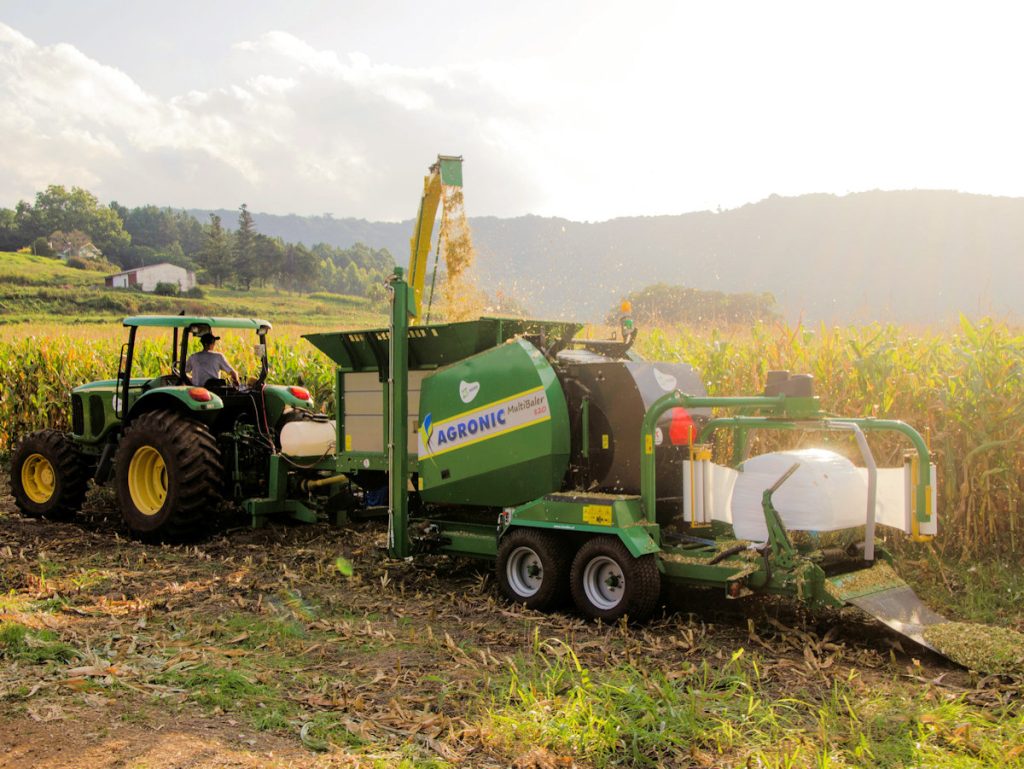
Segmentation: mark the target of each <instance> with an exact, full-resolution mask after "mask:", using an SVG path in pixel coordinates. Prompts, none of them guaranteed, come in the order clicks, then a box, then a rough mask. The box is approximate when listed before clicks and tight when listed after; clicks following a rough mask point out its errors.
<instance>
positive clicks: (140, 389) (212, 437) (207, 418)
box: [11, 315, 333, 540]
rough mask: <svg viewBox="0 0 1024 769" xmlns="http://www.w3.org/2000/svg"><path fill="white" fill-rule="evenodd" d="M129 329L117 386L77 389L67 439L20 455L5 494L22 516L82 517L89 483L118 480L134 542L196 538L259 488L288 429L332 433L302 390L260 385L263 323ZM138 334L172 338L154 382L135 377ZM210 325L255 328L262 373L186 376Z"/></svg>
mask: <svg viewBox="0 0 1024 769" xmlns="http://www.w3.org/2000/svg"><path fill="white" fill-rule="evenodd" d="M124 325H125V327H126V328H127V329H128V341H127V342H126V343H125V344H124V345H123V346H122V348H121V356H120V365H119V367H118V371H117V376H116V378H115V379H107V380H102V381H97V382H90V383H88V384H84V385H81V386H79V387H76V388H75V389H74V390H72V392H71V431H70V432H61V431H58V430H41V431H38V432H34V433H31V434H30V435H28V436H26V437H25V438H24V439H22V441H21V442H20V443H19V444H18V446H17V448H16V449H15V451H14V454H13V456H12V460H11V490H12V493H13V496H14V499H15V504H16V505H17V507H18V509H19V510H20V511H21V512H22V514H24V515H26V516H30V517H43V518H49V519H53V520H68V519H70V518H72V517H74V515H75V514H76V513H77V512H78V510H79V509H80V507H81V505H82V502H83V500H84V499H85V493H86V486H87V483H88V480H89V478H93V479H94V480H95V481H96V483H97V484H104V483H107V482H108V481H110V480H111V479H113V480H114V482H115V484H116V487H117V496H118V501H119V505H120V509H121V514H122V516H123V519H124V522H125V525H126V526H127V527H128V529H129V531H131V533H132V534H133V535H135V536H137V537H140V538H144V539H173V540H180V539H187V538H192V537H195V536H198V535H200V534H202V533H203V532H204V530H206V528H207V526H206V524H207V523H208V522H209V521H210V519H211V518H212V516H213V514H214V512H215V511H216V509H217V508H218V506H219V504H220V502H221V501H222V500H226V501H234V502H240V501H242V500H248V499H251V498H254V497H255V498H258V497H260V496H261V495H262V494H264V493H265V492H266V490H267V485H268V477H269V471H268V468H269V466H270V458H271V457H276V456H278V455H279V454H280V452H281V436H282V431H283V430H284V429H285V427H286V426H287V425H289V424H293V423H296V422H303V423H310V424H311V425H312V426H314V427H316V426H321V425H323V426H325V427H326V428H327V430H328V431H330V429H331V426H330V423H328V421H327V418H326V417H322V416H320V415H317V414H314V413H313V401H312V398H311V396H310V393H309V391H308V390H307V389H306V388H304V387H299V386H286V385H271V384H267V383H266V379H267V373H268V371H269V364H268V360H267V334H268V333H269V332H270V329H271V325H270V323H268V322H267V321H265V320H260V319H256V318H207V317H189V316H183V315H174V316H138V317H130V318H125V320H124ZM143 328H156V329H162V330H166V331H168V332H170V337H171V339H170V348H171V349H170V352H171V354H170V356H169V358H167V359H165V360H169V361H170V365H169V366H167V367H166V370H164V371H162V372H161V373H159V374H158V375H156V376H145V375H139V374H141V373H142V372H141V371H139V369H140V368H142V367H140V365H139V358H140V354H141V348H140V345H139V344H138V341H139V340H138V337H139V330H140V329H143ZM214 329H236V330H250V331H252V332H254V334H255V335H256V337H257V340H258V342H257V344H255V345H254V347H253V353H254V355H255V358H256V360H257V361H258V365H259V372H258V374H257V375H255V376H254V377H252V378H251V379H250V380H248V381H247V382H245V383H242V384H239V385H230V384H228V383H227V382H226V381H225V380H222V379H210V380H208V381H205V382H192V381H191V380H190V377H189V375H188V373H187V372H186V366H187V362H188V359H189V342H190V340H191V339H193V338H199V337H201V336H202V335H204V334H211V333H212V331H213V330H214ZM161 357H162V356H161ZM149 373H152V372H149ZM319 432H320V434H321V435H322V434H323V430H320V431H319ZM331 434H333V433H331ZM322 443H324V442H323V441H322ZM325 448H326V450H328V451H329V450H330V449H331V448H332V447H331V446H326V447H325ZM269 512H271V510H270V509H269V508H268V507H267V506H263V508H261V513H263V514H267V513H269ZM292 512H294V511H292Z"/></svg>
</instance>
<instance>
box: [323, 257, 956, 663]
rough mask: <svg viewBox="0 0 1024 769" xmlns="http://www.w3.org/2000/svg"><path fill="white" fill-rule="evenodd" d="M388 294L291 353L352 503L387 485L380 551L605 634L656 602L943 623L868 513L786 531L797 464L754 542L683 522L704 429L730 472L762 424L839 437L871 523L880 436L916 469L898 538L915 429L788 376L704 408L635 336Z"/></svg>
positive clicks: (922, 498)
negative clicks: (307, 351) (375, 318)
mask: <svg viewBox="0 0 1024 769" xmlns="http://www.w3.org/2000/svg"><path fill="white" fill-rule="evenodd" d="M389 288H390V291H391V296H392V302H391V307H392V313H391V324H390V326H389V327H388V328H386V329H373V330H364V331H354V332H331V333H321V334H312V335H309V336H308V337H307V339H309V341H311V342H312V343H313V344H314V345H316V346H317V347H318V348H320V349H321V350H322V351H324V352H325V353H326V354H328V355H329V356H330V357H331V358H332V359H333V360H334V361H335V363H336V364H337V366H338V374H337V396H338V416H337V419H338V424H337V431H338V441H337V443H338V446H339V447H344V451H340V452H339V453H338V454H337V456H336V457H335V459H334V466H333V468H332V470H333V472H335V473H340V474H344V477H345V478H346V480H349V481H352V482H354V483H355V484H356V485H357V486H358V487H361V488H362V489H363V490H364V491H365V492H366V494H367V495H368V496H369V495H374V494H377V495H379V494H380V493H381V492H382V490H383V489H385V488H386V489H387V510H388V514H389V547H390V551H391V554H392V555H393V556H394V557H398V558H406V557H409V556H413V555H420V554H425V553H448V554H453V555H461V556H468V557H476V558H485V559H493V560H494V561H495V564H496V576H497V579H498V583H499V585H500V586H501V589H502V591H503V592H504V594H505V595H506V596H507V597H508V598H509V599H511V600H513V601H517V602H520V603H523V604H525V605H527V606H529V607H532V608H537V609H547V608H551V607H554V606H557V605H559V604H560V603H561V602H562V600H563V598H564V597H565V596H566V595H568V594H571V596H572V598H573V600H574V602H575V604H576V606H577V608H578V609H579V611H580V612H581V613H583V614H584V615H586V616H588V617H591V618H599V619H602V620H606V621H612V620H616V619H618V618H621V617H623V616H629V617H630V618H632V619H642V618H643V617H644V616H646V615H648V614H650V613H651V612H652V611H653V610H654V609H655V608H656V607H657V605H658V601H659V597H660V594H661V590H662V589H663V588H665V589H670V590H686V589H691V588H693V587H712V588H719V589H723V590H724V593H725V596H726V597H728V598H740V597H743V596H749V595H754V594H758V593H761V594H776V595H784V596H789V597H792V598H795V599H797V600H799V601H801V602H803V603H805V604H807V605H809V606H811V607H816V606H842V605H845V604H855V605H858V606H860V607H861V608H863V609H865V610H866V611H868V612H869V613H872V614H874V615H875V616H877V617H878V618H879V619H881V620H882V621H883V622H885V623H886V624H888V625H889V626H890V627H893V628H895V629H896V630H898V631H899V632H901V633H903V634H904V635H907V636H909V637H911V638H913V639H914V640H916V641H918V642H920V643H923V644H925V645H927V643H926V641H925V639H924V636H923V630H924V627H925V626H926V625H928V624H932V623H934V622H939V621H942V618H941V617H939V616H938V615H936V614H934V613H933V612H930V611H929V610H928V609H927V608H926V607H924V606H923V605H922V604H921V602H920V601H919V600H918V599H917V598H916V596H914V594H913V592H912V591H911V590H910V588H909V587H907V585H906V584H905V583H904V582H903V581H902V580H900V579H899V577H898V576H897V575H896V574H895V572H894V571H893V570H892V569H891V568H890V562H891V557H890V555H889V554H888V553H887V552H886V551H885V550H884V549H883V548H882V547H880V546H879V545H877V544H876V542H875V536H874V533H875V531H874V529H875V521H874V518H873V516H872V515H871V514H869V513H867V512H865V517H864V519H863V521H864V522H863V525H862V526H861V527H859V528H857V529H855V530H853V531H852V532H847V534H849V535H850V536H847V537H846V538H845V539H842V541H841V543H840V544H836V542H837V541H838V540H833V541H828V542H826V541H825V539H823V538H820V537H817V536H795V535H793V534H791V532H789V531H787V529H786V527H785V525H784V524H783V522H782V516H781V515H780V513H779V511H778V510H777V509H776V507H775V503H774V502H773V495H775V494H776V493H777V492H778V490H779V488H780V487H781V486H782V485H783V484H785V483H786V482H787V481H788V480H789V478H790V476H792V474H793V472H795V471H796V469H797V466H796V465H794V467H792V468H790V470H789V472H787V473H785V474H781V475H780V477H779V478H778V479H776V481H775V482H774V483H773V484H770V485H769V486H768V487H767V488H765V489H764V492H763V499H762V500H761V513H762V514H763V518H764V525H765V528H766V531H767V536H766V538H765V541H740V540H737V538H736V536H735V534H734V533H733V531H732V528H731V526H730V525H729V524H727V523H723V522H722V521H718V520H715V521H710V520H706V521H697V520H696V518H694V515H693V512H692V509H693V508H692V504H693V500H694V489H695V480H694V475H693V473H694V470H693V468H694V467H696V466H697V463H698V461H706V460H707V458H708V457H707V446H708V445H709V444H710V442H711V441H712V439H713V436H714V434H715V433H716V432H718V431H728V432H730V433H731V437H732V446H733V448H734V455H733V462H732V464H733V465H734V466H736V467H741V466H742V463H743V461H744V460H745V459H746V454H747V450H748V448H749V443H750V442H749V436H750V434H751V433H752V432H754V431H762V430H779V431H793V430H806V431H830V432H837V431H841V432H843V433H847V434H849V435H851V436H854V437H855V438H856V441H857V445H858V446H860V448H861V450H862V452H864V453H863V456H864V457H865V464H866V465H867V467H868V474H867V478H868V502H869V509H871V510H873V509H874V503H875V487H876V469H875V466H874V459H873V457H872V456H871V453H870V448H869V447H868V445H867V438H866V436H867V435H870V434H871V433H877V432H889V433H894V434H896V435H898V436H901V437H902V438H905V439H906V441H907V443H908V448H909V452H908V456H910V457H912V460H913V462H912V463H913V465H914V467H915V468H917V470H915V473H916V475H914V477H913V480H910V481H908V490H907V499H908V505H909V513H908V515H909V516H910V519H912V521H913V531H914V532H915V533H917V532H919V531H924V530H927V527H928V526H929V525H931V524H933V523H934V515H935V512H934V509H933V507H932V491H931V490H932V487H933V484H934V480H933V478H932V477H931V475H930V469H929V468H930V458H929V455H928V451H927V448H926V446H925V443H924V441H923V440H922V438H921V436H920V435H919V434H918V433H916V432H915V431H914V430H913V429H912V428H910V427H908V426H907V425H905V424H903V423H901V422H896V421H889V420H875V419H847V418H842V419H840V418H837V417H834V416H831V415H828V414H826V413H824V412H823V411H822V410H821V409H820V406H819V403H818V400H817V398H816V397H815V396H813V394H812V392H811V391H810V387H811V384H810V381H809V379H808V378H804V377H787V376H784V377H782V379H781V380H779V379H778V377H776V381H775V382H774V384H773V385H772V388H771V390H770V391H769V392H766V393H765V394H763V395H758V396H749V397H746V396H744V397H733V398H727V397H708V396H707V395H706V394H705V393H704V391H703V387H702V384H701V381H700V377H699V375H698V374H697V373H696V372H694V371H693V370H692V369H691V368H690V367H688V366H685V364H667V363H657V364H648V363H644V362H643V361H641V360H640V359H639V358H638V357H637V356H636V355H635V354H633V353H632V351H631V350H630V345H631V342H632V338H633V337H634V336H635V334H632V333H631V334H628V335H624V336H626V339H624V340H604V341H594V340H579V339H575V338H574V337H575V334H577V333H578V331H579V330H580V326H578V325H576V324H568V323H554V322H544V321H527V320H519V319H503V318H481V319H479V320H476V321H469V322H463V323H449V324H436V325H426V326H413V327H410V326H409V318H410V314H411V305H410V289H409V286H408V285H407V284H406V282H405V280H404V274H403V271H402V270H400V269H399V270H396V272H395V275H394V277H393V278H392V280H391V281H390V284H389ZM626 328H631V325H630V324H624V329H626ZM359 377H363V378H364V379H362V380H361V379H359ZM366 377H372V379H373V383H374V384H375V387H376V389H375V391H374V392H375V397H376V398H377V399H378V401H379V404H380V407H379V422H378V423H377V424H378V429H379V431H380V435H379V437H380V439H381V440H379V442H378V447H377V450H375V451H365V450H360V445H359V444H360V442H361V441H362V440H363V439H362V438H360V437H359V436H358V435H357V434H356V427H355V425H357V424H360V420H363V419H365V418H366V417H367V416H368V415H366V414H362V413H358V412H357V411H356V410H354V409H353V408H350V406H349V401H350V400H352V398H350V397H349V396H347V395H346V393H347V391H348V389H349V385H350V384H352V383H355V382H357V381H364V380H365V378H366ZM360 386H363V385H360ZM624 414H625V415H626V416H623V415H624ZM402 425H406V426H407V428H406V429H402V428H399V429H396V426H402ZM908 461H909V460H908ZM908 467H909V465H908ZM921 468H924V470H923V471H922V470H921ZM334 477H342V476H340V475H339V476H334ZM909 477H910V476H909V475H908V478H909ZM330 480H331V479H326V481H325V482H329V481H330ZM687 499H689V500H690V502H689V503H686V500H687ZM686 504H690V505H691V508H687V509H690V512H689V513H685V510H684V508H686ZM687 515H689V518H687ZM802 534H803V533H801V535H802Z"/></svg>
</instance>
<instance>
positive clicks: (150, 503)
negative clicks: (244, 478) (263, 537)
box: [114, 411, 222, 540]
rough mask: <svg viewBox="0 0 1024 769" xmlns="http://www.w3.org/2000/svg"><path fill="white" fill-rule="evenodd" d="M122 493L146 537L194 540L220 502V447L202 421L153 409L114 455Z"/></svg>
mask: <svg viewBox="0 0 1024 769" xmlns="http://www.w3.org/2000/svg"><path fill="white" fill-rule="evenodd" d="M114 462H115V466H116V470H117V496H118V501H119V502H120V506H121V516H122V518H123V519H124V522H125V525H126V526H127V527H128V529H129V531H131V533H132V534H133V535H134V536H136V537H139V538H141V539H153V540H182V539H194V538H195V537H197V536H199V535H200V534H202V533H203V531H204V530H205V526H204V525H203V524H204V523H205V522H206V520H208V518H209V516H210V514H211V513H212V512H213V510H214V509H215V508H216V507H217V504H218V503H219V502H220V485H221V477H222V467H221V456H220V449H219V448H218V447H217V441H216V440H215V439H214V437H213V435H212V434H211V433H210V431H209V430H208V429H207V428H206V426H205V425H203V424H202V423H200V422H197V421H195V420H193V419H188V418H186V417H183V416H181V415H179V414H175V413H174V412H171V411H152V412H149V413H148V414H143V415H141V416H139V417H138V418H137V419H136V420H135V421H134V422H132V423H131V425H130V426H129V427H128V429H127V431H126V432H125V434H124V436H123V437H122V438H121V443H120V445H119V446H118V448H117V456H116V457H115V460H114Z"/></svg>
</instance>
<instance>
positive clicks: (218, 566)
mask: <svg viewBox="0 0 1024 769" xmlns="http://www.w3.org/2000/svg"><path fill="white" fill-rule="evenodd" d="M0 489H2V492H0V494H2V496H0V622H3V621H6V622H9V623H17V624H20V625H22V626H25V627H27V628H29V629H30V630H31V631H33V632H36V631H38V634H39V635H38V637H37V640H36V641H34V642H33V643H34V644H35V645H34V646H29V647H26V649H27V650H28V651H26V653H25V654H30V653H36V654H37V655H39V656H41V657H43V658H44V659H42V660H36V659H31V658H29V657H27V656H25V654H23V655H22V656H20V657H18V656H15V657H14V658H13V659H12V658H10V656H9V657H8V658H4V657H3V656H2V655H0V767H12V768H13V767H40V768H46V769H58V768H59V769H65V768H66V769H72V768H74V769H100V768H101V767H102V768H104V769H107V768H109V769H114V768H115V767H125V768H128V767H130V768H132V769H170V768H171V767H175V768H179V767H180V768H182V769H184V768H185V767H189V768H190V769H205V768H207V767H209V768H211V769H212V768H213V767H259V768H260V769H264V768H266V769H269V768H270V767H334V766H352V765H358V766H364V765H365V766H393V765H397V764H399V763H401V762H402V761H407V762H409V763H408V765H419V764H429V763H430V762H431V761H436V762H438V763H444V762H450V763H456V764H462V765H465V766H508V765H510V764H511V765H516V766H522V767H532V766H537V767H545V768H546V767H548V766H569V765H572V760H571V759H570V758H569V757H565V756H554V755H551V754H547V753H546V752H544V751H540V752H534V753H529V752H527V753H524V754H521V755H510V754H509V753H508V751H507V748H501V747H496V744H497V743H495V741H494V740H493V739H490V738H489V736H488V734H487V733H486V730H485V729H484V728H483V727H482V726H481V724H483V723H485V720H486V719H483V720H482V719H481V714H482V713H484V712H485V711H486V706H487V702H488V700H487V697H488V696H489V695H488V694H487V692H488V691H489V690H490V689H493V687H494V686H495V685H496V682H500V681H502V680H503V679H502V676H505V675H507V674H508V671H509V669H510V667H512V668H514V667H515V665H516V659H517V655H521V654H523V653H524V652H528V651H529V650H531V649H534V650H535V649H536V648H537V647H538V645H539V644H541V643H544V642H546V641H547V640H548V639H559V641H560V642H561V641H564V642H565V643H566V644H567V645H568V646H567V647H566V648H571V649H572V650H573V652H574V653H575V654H576V655H578V656H579V658H580V660H581V662H582V663H583V664H585V665H587V666H590V667H592V668H594V669H596V670H600V669H601V668H602V667H603V666H608V665H616V664H626V663H629V664H641V665H642V664H647V662H648V661H651V662H652V663H653V662H656V664H657V666H658V668H659V669H661V670H673V669H684V668H686V667H691V668H692V666H693V665H694V664H695V663H697V662H698V661H700V660H711V661H712V663H714V664H718V663H720V662H721V663H723V664H724V661H727V660H728V659H729V658H730V655H732V654H733V653H734V652H735V650H736V649H738V648H740V647H744V646H745V647H747V648H755V649H757V650H758V652H759V653H760V654H762V655H764V658H765V666H766V667H767V668H768V670H767V673H766V674H767V675H768V677H769V678H772V677H774V680H775V681H776V682H777V688H778V690H779V691H780V692H784V691H786V690H787V688H788V687H791V686H796V685H802V686H803V685H807V684H808V683H812V684H813V683H814V682H815V681H820V682H821V684H822V685H823V686H827V685H828V684H829V681H831V680H832V679H833V678H837V679H840V678H843V677H844V676H845V677H849V675H850V671H851V670H852V669H853V668H856V670H857V671H858V675H859V676H860V677H861V679H862V680H863V681H864V682H865V685H866V686H870V684H871V681H872V676H879V677H882V678H891V677H892V676H893V675H894V672H895V673H896V674H897V675H898V674H899V671H910V672H909V673H908V674H907V675H908V676H910V677H913V678H917V679H918V680H920V681H922V682H928V681H932V680H935V679H937V678H938V679H939V680H942V681H944V682H945V683H946V684H954V685H955V684H961V683H962V684H964V685H965V686H966V685H968V679H967V676H966V673H964V672H963V671H960V670H959V669H957V668H955V667H954V666H952V665H950V664H949V663H946V662H945V661H943V660H941V659H938V658H936V657H933V656H930V655H928V654H922V650H920V649H911V650H910V652H912V654H907V653H905V652H904V650H903V649H902V647H901V646H900V644H899V642H898V640H897V639H896V637H895V636H893V635H891V634H890V633H888V632H887V631H885V630H884V629H882V628H880V627H879V626H877V625H874V624H873V623H871V622H869V621H866V620H862V619H859V618H856V617H852V616H851V617H844V618H843V622H842V625H841V626H838V627H836V628H830V625H831V624H834V623H835V622H836V621H837V619H838V617H837V616H833V617H831V618H826V619H824V620H821V619H819V620H816V622H815V623H808V622H806V621H805V618H802V617H800V616H799V615H798V614H795V613H794V612H793V610H792V608H791V607H781V608H779V607H777V606H771V605H768V604H755V605H752V606H751V605H739V606H738V605H735V604H730V605H729V606H726V607H725V608H724V609H723V602H722V601H721V600H720V598H719V596H717V595H715V596H701V597H700V598H699V599H696V600H694V601H692V602H691V601H688V606H686V607H683V610H681V611H680V610H667V611H666V613H665V614H664V615H663V616H662V617H661V618H660V619H657V620H655V621H653V622H651V623H649V624H648V625H646V626H644V627H629V628H627V627H619V626H616V627H602V626H599V625H593V624H588V623H585V622H583V621H582V620H581V619H579V618H578V617H576V616H574V615H572V614H571V613H566V614H553V615H540V614H536V613H534V612H529V611H524V610H520V609H518V608H513V607H510V606H509V605H507V604H506V603H504V602H503V601H501V599H500V598H499V597H498V595H497V591H496V588H495V586H494V580H493V578H492V577H491V575H490V573H489V567H488V565H487V564H475V563H471V562H467V561H460V560H452V559H449V558H444V557H436V558H430V559H424V560H420V561H417V562H408V563H406V562H393V561H389V560H387V558H386V557H385V555H384V554H383V552H382V550H381V547H380V546H381V545H382V544H383V538H384V528H383V523H382V522H364V523H358V524H354V525H352V526H350V527H345V528H333V527H329V526H326V525H316V526H290V525H284V524H282V525H277V526H272V527H268V528H266V529H263V530H260V531H251V530H248V529H246V528H245V527H242V526H239V527H236V528H233V529H228V530H227V531H226V532H225V533H223V534H220V535H217V536H215V537H213V538H212V539H210V540H208V541H206V542H203V543H200V544H199V545H197V546H174V547H170V546H159V545H146V544H141V543H138V542H134V541H132V540H130V539H128V538H127V537H126V536H125V532H124V530H123V529H122V527H121V526H120V522H119V520H118V517H117V513H116V511H115V510H114V504H113V499H112V497H111V496H110V494H109V493H108V492H106V491H104V490H99V491H93V492H91V493H90V497H89V500H88V502H87V505H86V509H85V511H84V512H83V513H82V514H81V516H80V518H79V520H77V521H76V522H74V523H69V524H60V523H51V522H46V521H35V520H28V519H23V518H21V517H20V516H18V515H17V512H16V511H15V509H14V507H13V500H12V499H11V498H10V496H8V494H7V489H8V485H7V479H6V477H3V476H0ZM339 558H340V559H342V560H339ZM349 564H350V565H351V572H352V573H351V574H349V573H348V572H349V568H348V565H349ZM34 637H35V636H34ZM43 639H50V640H51V641H52V642H53V643H60V644H65V645H66V647H67V648H68V649H70V651H67V650H66V651H65V652H61V651H60V650H59V649H57V648H56V647H53V648H51V647H48V646H46V643H48V642H47V641H45V640H43ZM550 648H552V649H555V648H561V647H556V646H551V647H550ZM0 651H2V649H0ZM921 685H922V686H925V685H927V684H926V683H922V684H921ZM695 765H696V764H695Z"/></svg>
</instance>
